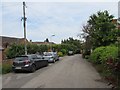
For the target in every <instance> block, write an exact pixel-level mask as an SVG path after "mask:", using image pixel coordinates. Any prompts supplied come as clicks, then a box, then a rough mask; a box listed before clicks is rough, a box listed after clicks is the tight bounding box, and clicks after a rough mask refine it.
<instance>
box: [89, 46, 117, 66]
mask: <svg viewBox="0 0 120 90" xmlns="http://www.w3.org/2000/svg"><path fill="white" fill-rule="evenodd" d="M117 57H118V48H117V47H116V46H106V47H98V48H96V49H95V50H94V51H93V52H92V54H91V55H90V60H92V61H93V63H97V64H100V63H105V62H106V60H107V59H109V58H112V59H114V60H116V59H117Z"/></svg>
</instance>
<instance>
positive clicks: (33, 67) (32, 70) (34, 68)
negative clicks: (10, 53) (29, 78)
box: [31, 65, 36, 73]
mask: <svg viewBox="0 0 120 90" xmlns="http://www.w3.org/2000/svg"><path fill="white" fill-rule="evenodd" d="M35 71H36V67H35V65H32V68H31V72H32V73H33V72H35Z"/></svg>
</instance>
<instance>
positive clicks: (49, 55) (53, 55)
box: [43, 52, 59, 63]
mask: <svg viewBox="0 0 120 90" xmlns="http://www.w3.org/2000/svg"><path fill="white" fill-rule="evenodd" d="M43 54H44V55H43V57H44V59H46V60H48V62H53V63H55V61H57V60H59V57H58V55H57V52H44V53H43Z"/></svg>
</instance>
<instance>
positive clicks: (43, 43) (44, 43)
mask: <svg viewBox="0 0 120 90" xmlns="http://www.w3.org/2000/svg"><path fill="white" fill-rule="evenodd" d="M32 43H33V44H37V45H51V44H55V43H54V42H32Z"/></svg>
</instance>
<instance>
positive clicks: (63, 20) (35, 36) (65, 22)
mask: <svg viewBox="0 0 120 90" xmlns="http://www.w3.org/2000/svg"><path fill="white" fill-rule="evenodd" d="M116 1H117V0H116ZM26 5H27V8H26V16H27V39H28V40H30V39H31V40H32V41H44V40H45V39H46V38H49V40H50V41H54V42H56V43H60V42H61V40H62V39H67V38H68V37H74V38H78V37H77V34H79V33H82V32H81V29H82V25H83V24H86V22H87V20H88V19H89V16H90V15H91V14H93V13H96V12H97V11H100V10H101V11H104V10H108V11H109V12H110V14H112V15H114V16H115V18H117V17H118V2H26ZM0 8H2V11H0V12H2V23H0V27H2V33H1V35H4V36H11V37H23V35H24V34H23V23H22V21H21V17H22V16H23V15H22V2H2V6H1V5H0ZM53 34H54V35H55V36H54V37H51V35H53ZM78 39H79V38H78Z"/></svg>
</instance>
